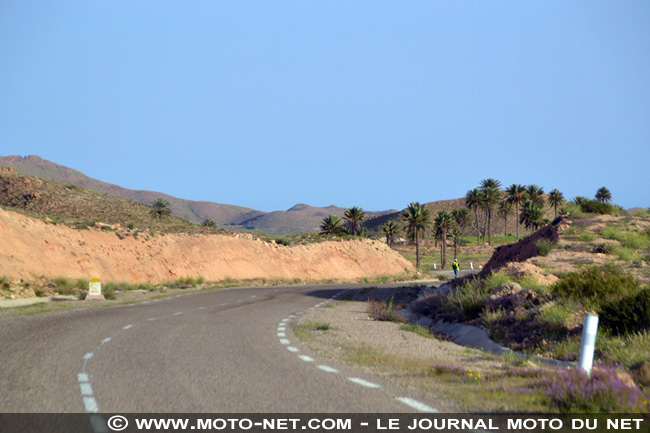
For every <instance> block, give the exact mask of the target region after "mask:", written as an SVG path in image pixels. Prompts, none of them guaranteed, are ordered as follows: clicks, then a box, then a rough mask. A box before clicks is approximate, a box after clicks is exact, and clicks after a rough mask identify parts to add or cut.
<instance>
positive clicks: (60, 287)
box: [52, 277, 88, 295]
mask: <svg viewBox="0 0 650 433" xmlns="http://www.w3.org/2000/svg"><path fill="white" fill-rule="evenodd" d="M52 283H53V284H54V286H55V289H56V291H57V292H59V294H60V295H73V294H74V293H75V292H76V288H77V285H76V284H75V283H74V282H73V281H72V280H70V279H68V278H65V277H57V278H54V279H53V280H52ZM86 287H88V286H86Z"/></svg>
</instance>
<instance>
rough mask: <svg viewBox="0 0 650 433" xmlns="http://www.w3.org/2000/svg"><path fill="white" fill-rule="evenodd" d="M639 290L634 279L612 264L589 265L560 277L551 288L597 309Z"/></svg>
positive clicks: (555, 292) (556, 292) (639, 286)
mask: <svg viewBox="0 0 650 433" xmlns="http://www.w3.org/2000/svg"><path fill="white" fill-rule="evenodd" d="M640 289H641V284H640V283H639V281H638V280H637V279H636V278H634V277H633V276H631V275H628V274H625V273H623V272H621V271H620V270H619V269H618V268H617V267H616V266H614V265H612V264H607V265H605V266H604V267H603V268H599V267H597V266H595V265H590V266H585V267H584V268H582V269H580V270H579V271H576V272H569V273H567V274H565V275H563V276H561V277H560V279H559V281H558V282H557V283H555V284H554V285H553V286H552V287H551V292H552V293H553V294H554V295H558V296H563V297H566V298H570V299H574V300H576V301H582V302H585V303H586V304H587V305H588V306H590V307H599V306H601V305H604V304H605V303H607V302H613V301H616V300H619V299H621V298H623V297H625V296H628V295H631V294H635V293H637V292H638V291H639V290H640Z"/></svg>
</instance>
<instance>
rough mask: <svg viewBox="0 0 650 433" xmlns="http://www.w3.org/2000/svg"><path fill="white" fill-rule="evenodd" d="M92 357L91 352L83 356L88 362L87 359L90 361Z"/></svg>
mask: <svg viewBox="0 0 650 433" xmlns="http://www.w3.org/2000/svg"><path fill="white" fill-rule="evenodd" d="M92 357H93V353H92V352H88V353H86V354H85V355H84V359H85V360H88V359H90V358H92Z"/></svg>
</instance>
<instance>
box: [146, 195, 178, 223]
mask: <svg viewBox="0 0 650 433" xmlns="http://www.w3.org/2000/svg"><path fill="white" fill-rule="evenodd" d="M149 212H150V213H151V216H152V217H154V218H158V219H161V218H162V217H164V216H167V215H170V214H171V213H172V211H171V209H169V202H168V201H166V200H163V199H162V198H159V199H158V200H155V201H152V202H151V210H150V211H149Z"/></svg>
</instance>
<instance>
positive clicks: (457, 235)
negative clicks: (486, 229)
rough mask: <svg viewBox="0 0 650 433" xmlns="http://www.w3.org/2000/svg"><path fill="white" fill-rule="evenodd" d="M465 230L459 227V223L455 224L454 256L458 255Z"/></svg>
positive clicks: (452, 230) (453, 231) (453, 232)
mask: <svg viewBox="0 0 650 433" xmlns="http://www.w3.org/2000/svg"><path fill="white" fill-rule="evenodd" d="M462 234H463V232H462V231H461V229H460V228H458V223H456V224H455V225H454V228H453V229H451V237H452V238H454V257H458V244H459V243H460V237H461V236H462Z"/></svg>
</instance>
